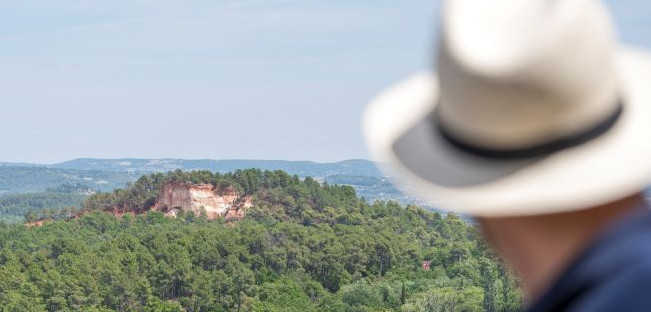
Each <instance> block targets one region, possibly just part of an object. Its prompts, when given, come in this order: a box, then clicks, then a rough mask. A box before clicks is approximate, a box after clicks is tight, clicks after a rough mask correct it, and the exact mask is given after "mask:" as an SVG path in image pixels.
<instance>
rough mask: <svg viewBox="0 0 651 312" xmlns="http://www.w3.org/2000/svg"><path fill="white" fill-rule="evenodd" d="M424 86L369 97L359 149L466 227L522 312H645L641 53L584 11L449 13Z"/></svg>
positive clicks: (568, 6) (599, 12)
mask: <svg viewBox="0 0 651 312" xmlns="http://www.w3.org/2000/svg"><path fill="white" fill-rule="evenodd" d="M444 6H445V7H444V10H443V16H442V27H441V34H440V41H439V45H438V53H437V70H436V72H423V73H420V74H417V75H415V76H414V77H412V78H409V79H408V80H406V81H405V82H402V83H400V84H398V85H396V86H394V87H392V88H390V89H389V90H388V91H386V92H385V93H383V94H382V95H380V96H379V97H378V98H377V99H375V100H374V102H373V103H372V104H371V105H370V106H369V108H368V110H367V112H366V115H365V120H364V130H365V136H366V140H367V143H368V146H369V150H370V151H371V153H372V154H373V156H374V157H375V158H376V159H378V160H380V161H382V162H383V167H384V169H385V170H386V172H387V174H388V175H389V176H390V177H392V178H394V179H395V180H396V181H397V184H398V185H402V186H404V187H405V189H406V190H409V191H412V192H414V193H415V195H417V196H419V197H421V198H423V199H425V200H427V201H428V202H430V203H432V204H434V205H436V206H438V207H441V208H443V209H446V210H450V211H454V212H459V213H464V214H467V215H470V216H473V217H474V218H476V220H477V221H478V223H479V224H480V225H481V228H482V232H483V234H484V236H485V238H486V239H487V241H488V242H489V243H490V244H491V246H492V247H493V248H494V249H495V251H496V252H497V253H498V254H499V255H500V256H501V257H502V258H503V259H504V260H505V261H506V262H507V263H509V264H510V265H511V267H512V268H513V269H514V271H515V273H516V274H517V275H518V276H519V278H520V280H521V281H522V283H523V288H524V291H525V293H526V295H527V298H528V299H527V301H528V309H529V310H530V311H651V296H649V295H647V292H648V291H649V290H650V289H651V211H650V210H649V209H648V208H647V205H646V203H645V197H644V190H645V188H646V187H647V185H648V184H649V182H651V139H649V138H648V137H647V136H648V135H649V134H651V54H650V53H648V52H645V51H640V50H636V49H633V48H624V47H621V46H618V45H617V42H616V36H615V34H614V31H613V27H612V23H611V20H610V17H609V14H608V12H607V10H606V8H605V7H604V5H603V4H602V3H601V2H599V1H597V0H572V1H551V0H527V1H522V0H451V1H447V2H446V3H445V5H444Z"/></svg>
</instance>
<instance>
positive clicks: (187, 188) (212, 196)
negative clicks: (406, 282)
mask: <svg viewBox="0 0 651 312" xmlns="http://www.w3.org/2000/svg"><path fill="white" fill-rule="evenodd" d="M252 206H253V204H252V202H251V197H250V196H244V197H240V195H239V194H238V193H237V191H235V189H233V188H226V189H224V190H216V189H215V187H214V186H213V185H211V184H191V183H188V182H176V183H167V184H165V185H163V187H162V188H161V189H160V192H159V195H158V202H157V204H156V206H155V209H156V210H160V211H163V212H165V213H166V215H167V216H169V217H176V215H177V214H178V213H179V212H181V211H183V212H185V213H189V212H192V213H194V214H195V215H197V216H198V215H199V214H201V211H202V209H203V210H205V211H206V215H207V217H208V219H215V218H217V217H221V216H226V217H227V218H237V219H241V218H242V217H244V209H246V208H250V207H252Z"/></svg>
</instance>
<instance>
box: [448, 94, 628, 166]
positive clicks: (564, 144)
mask: <svg viewBox="0 0 651 312" xmlns="http://www.w3.org/2000/svg"><path fill="white" fill-rule="evenodd" d="M623 110H624V105H623V104H622V102H621V101H618V104H617V108H616V109H615V111H614V112H613V113H612V114H610V115H609V116H608V117H607V118H606V119H604V120H603V121H602V122H600V123H598V124H597V125H595V126H593V127H591V128H589V129H587V130H585V131H581V132H578V133H575V134H572V135H569V136H566V137H562V138H560V139H557V140H554V141H551V142H547V143H542V144H537V145H534V146H530V147H524V148H516V149H491V148H486V147H479V146H476V145H473V144H469V143H467V142H464V141H462V140H459V139H458V138H455V137H454V136H453V135H451V134H450V133H449V132H447V131H446V130H445V128H444V127H443V126H442V123H440V122H438V123H437V125H438V127H437V128H438V132H439V133H440V134H441V136H443V138H445V140H446V141H448V142H449V143H451V144H452V145H454V146H455V147H457V148H459V149H461V150H463V151H465V152H468V153H471V154H475V155H477V156H482V157H486V158H495V159H518V158H531V157H537V156H544V155H549V154H552V153H554V152H558V151H560V150H563V149H566V148H571V147H574V146H577V145H581V144H583V143H586V142H588V141H590V140H592V139H594V138H597V137H599V136H601V135H602V134H604V133H606V132H608V130H610V128H612V127H613V125H615V124H616V123H617V120H619V117H620V116H621V115H622V111H623Z"/></svg>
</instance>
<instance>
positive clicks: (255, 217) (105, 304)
mask: <svg viewBox="0 0 651 312" xmlns="http://www.w3.org/2000/svg"><path fill="white" fill-rule="evenodd" d="M168 181H190V182H193V183H212V184H213V185H216V186H218V187H225V186H230V187H234V188H236V189H238V190H239V191H240V192H241V194H249V195H252V196H253V202H254V205H255V206H254V207H253V208H250V209H249V210H248V211H247V217H246V218H244V219H243V220H241V221H233V222H226V221H225V220H223V219H217V220H206V219H205V217H203V216H195V215H194V214H191V213H189V214H185V215H184V214H181V215H180V216H179V217H178V218H176V219H170V218H165V217H164V216H163V214H162V213H160V212H147V213H142V214H140V213H141V212H145V211H146V210H147V209H148V207H149V206H150V205H151V204H153V202H155V199H156V195H157V194H158V188H159V187H160V186H161V184H162V183H165V182H168ZM113 206H120V207H129V209H131V210H132V211H134V212H136V213H137V214H136V215H135V216H133V215H130V214H125V215H124V216H122V217H121V218H117V217H115V216H113V215H112V214H110V213H106V212H103V211H104V210H106V209H107V208H110V207H113ZM84 208H85V209H88V210H89V211H91V212H87V213H85V214H83V215H81V217H79V218H77V219H74V218H73V219H70V220H68V221H56V222H49V223H46V224H44V225H43V226H42V227H32V228H26V227H24V226H22V225H18V224H13V225H11V224H1V225H0V306H1V307H2V311H269V312H271V311H297V312H298V311H333V312H334V311H410V312H411V311H517V310H519V309H520V308H521V307H522V303H521V296H520V293H519V291H518V288H517V284H516V282H515V280H514V279H513V278H512V277H511V275H510V274H509V273H508V270H507V269H506V268H505V267H504V266H503V265H502V264H501V263H500V262H499V261H497V259H496V258H495V257H494V256H493V255H492V254H491V253H490V251H489V250H488V248H487V246H486V245H485V244H484V242H483V241H482V240H481V239H480V237H479V235H478V232H477V229H476V228H475V227H474V226H472V225H470V224H467V223H466V222H464V221H463V220H462V219H460V218H459V217H457V216H455V215H451V214H450V215H442V214H439V213H432V212H428V211H426V210H424V209H421V208H419V207H415V206H407V207H402V206H400V205H398V204H397V203H395V202H375V203H372V204H369V203H368V202H367V201H366V200H364V199H363V198H359V197H358V196H357V195H356V193H355V190H354V189H353V188H352V187H350V186H339V185H328V184H321V183H319V182H317V181H315V180H314V179H311V178H305V179H300V178H299V177H298V176H291V175H288V174H286V173H284V172H280V171H275V172H270V171H260V170H238V171H236V172H234V173H228V174H218V173H217V174H216V173H212V172H210V171H195V172H191V173H187V172H181V171H175V172H172V173H169V174H153V175H149V176H144V177H142V178H140V179H139V180H138V181H136V182H134V183H133V184H131V185H130V186H129V187H127V188H125V189H120V190H115V191H113V192H110V193H98V194H95V195H92V196H90V197H89V198H88V199H87V200H86V202H85V204H84Z"/></svg>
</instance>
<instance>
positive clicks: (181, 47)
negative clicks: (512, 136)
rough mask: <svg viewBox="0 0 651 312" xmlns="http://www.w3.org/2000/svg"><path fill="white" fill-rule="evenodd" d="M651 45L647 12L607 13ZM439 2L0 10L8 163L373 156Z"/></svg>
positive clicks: (38, 5) (643, 6) (633, 39)
mask: <svg viewBox="0 0 651 312" xmlns="http://www.w3.org/2000/svg"><path fill="white" fill-rule="evenodd" d="M608 5H609V7H610V8H611V10H612V12H613V15H614V17H615V20H616V23H617V26H618V28H619V33H620V37H621V40H622V41H623V42H625V43H627V44H634V45H640V46H644V47H651V3H650V2H649V1H648V0H617V1H615V0H612V1H608ZM439 11H440V1H424V0H349V1H343V0H301V1H294V0H260V1H257V0H250V1H247V0H217V1H216V0H210V1H209V0H195V1H188V0H111V1H108V0H103V1H99V0H57V1H51V0H20V1H8V0H0V161H11V162H32V163H48V164H51V163H57V162H62V161H66V160H70V159H73V158H81V157H96V158H185V159H205V158H208V159H285V160H312V161H319V162H326V161H337V160H343V159H351V158H368V157H369V156H368V154H367V152H366V150H365V146H364V143H363V140H362V134H361V127H360V120H361V117H362V113H363V111H364V107H365V106H366V105H367V103H368V101H369V100H370V99H372V98H373V97H374V96H375V95H376V94H377V93H379V92H381V91H382V90H383V89H384V88H386V87H388V86H390V85H391V84H393V83H395V82H398V81H400V80H402V79H404V78H406V77H409V76H410V75H411V74H413V73H414V72H417V71H420V70H422V69H426V68H431V67H432V59H433V55H434V53H433V48H434V46H435V41H436V34H437V26H438V16H439Z"/></svg>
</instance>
